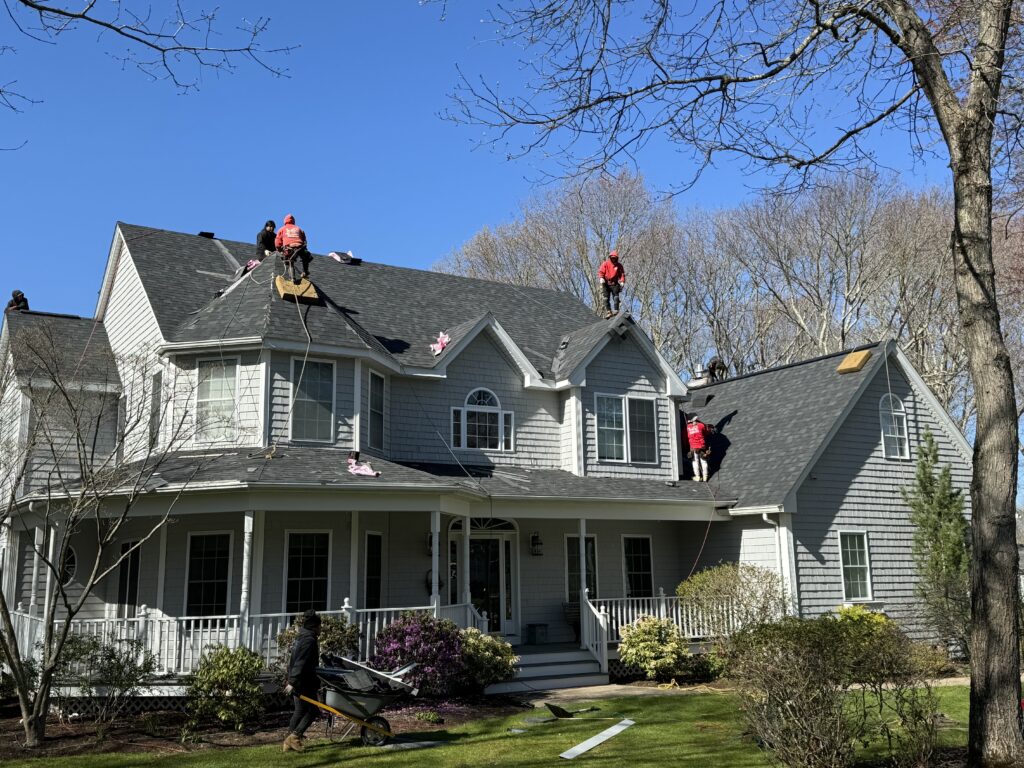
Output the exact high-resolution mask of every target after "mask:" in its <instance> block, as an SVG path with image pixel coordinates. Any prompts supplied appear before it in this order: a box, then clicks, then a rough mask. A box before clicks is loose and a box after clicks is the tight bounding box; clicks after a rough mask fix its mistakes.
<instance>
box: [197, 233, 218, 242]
mask: <svg viewBox="0 0 1024 768" xmlns="http://www.w3.org/2000/svg"><path fill="white" fill-rule="evenodd" d="M199 237H205V238H206V239H207V240H213V237H214V235H213V232H200V233H199Z"/></svg>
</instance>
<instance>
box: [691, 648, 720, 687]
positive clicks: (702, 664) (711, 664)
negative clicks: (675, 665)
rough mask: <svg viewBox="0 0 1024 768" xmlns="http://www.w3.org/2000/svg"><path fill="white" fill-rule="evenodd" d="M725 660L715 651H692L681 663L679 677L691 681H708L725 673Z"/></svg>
mask: <svg viewBox="0 0 1024 768" xmlns="http://www.w3.org/2000/svg"><path fill="white" fill-rule="evenodd" d="M725 670H726V665H725V660H724V659H723V658H722V657H721V656H720V655H719V654H718V653H716V652H715V651H708V652H706V653H692V654H690V655H689V656H688V657H687V659H686V661H685V662H684V663H683V667H682V670H681V677H682V678H683V679H684V680H686V681H688V682H691V683H709V682H711V681H712V680H717V679H718V678H720V677H721V676H722V675H723V674H725Z"/></svg>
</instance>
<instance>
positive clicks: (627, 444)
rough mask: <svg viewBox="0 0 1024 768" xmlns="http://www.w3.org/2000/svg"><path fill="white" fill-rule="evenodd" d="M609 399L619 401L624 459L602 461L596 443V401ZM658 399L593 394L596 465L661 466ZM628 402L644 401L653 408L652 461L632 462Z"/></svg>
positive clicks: (642, 396) (633, 395)
mask: <svg viewBox="0 0 1024 768" xmlns="http://www.w3.org/2000/svg"><path fill="white" fill-rule="evenodd" d="M602 397H604V398H609V399H615V400H618V401H619V408H621V409H622V442H623V448H624V450H623V455H624V457H625V458H622V459H602V458H601V453H600V450H601V449H600V443H599V442H598V432H599V430H600V427H599V426H598V420H597V419H598V408H597V401H598V399H600V398H602ZM658 399H659V398H658V397H657V396H648V395H638V394H629V395H616V394H612V393H610V392H595V393H594V456H595V458H596V460H597V463H598V464H639V465H640V466H644V467H655V466H658V465H660V464H661V446H660V445H659V443H660V442H661V441H660V440H659V433H660V430H659V424H658ZM629 400H644V401H648V402H650V403H652V404H653V407H654V461H634V460H633V446H632V442H631V441H630V436H629V403H628V402H627V401H629Z"/></svg>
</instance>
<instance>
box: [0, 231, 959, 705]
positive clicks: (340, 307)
mask: <svg viewBox="0 0 1024 768" xmlns="http://www.w3.org/2000/svg"><path fill="white" fill-rule="evenodd" d="M252 254H253V246H251V245H248V244H245V243H239V242H232V241H226V240H218V239H214V238H213V237H202V236H191V235H185V234H179V233H174V232H167V231H164V230H159V229H151V228H147V227H140V226H134V225H128V224H123V223H122V224H118V225H117V228H116V231H115V234H114V239H113V243H112V246H111V250H110V256H109V260H108V264H107V269H106V273H105V276H104V279H103V285H102V288H101V292H100V299H99V303H98V305H97V309H96V314H95V318H91V319H81V318H74V317H69V316H62V315H48V314H45V313H36V312H32V313H14V314H8V315H7V316H6V317H5V322H4V326H3V331H2V334H0V352H2V354H3V355H5V356H9V357H7V358H6V359H7V360H8V361H11V362H13V364H15V365H17V364H18V357H19V354H20V352H19V335H20V334H21V333H22V332H23V331H24V329H25V328H27V327H31V326H39V325H43V326H45V327H46V328H48V329H50V330H52V331H53V332H54V335H55V336H57V337H60V338H61V339H63V342H62V343H63V344H65V345H66V346H67V347H68V349H69V350H70V352H69V354H72V355H74V356H75V359H76V360H77V359H79V358H81V357H82V354H83V352H85V351H87V352H88V355H87V357H88V359H89V360H90V361H95V362H97V363H98V365H89V366H86V367H85V374H86V375H95V373H96V371H97V370H98V371H100V372H102V374H103V380H102V382H90V383H91V384H93V385H97V389H98V390H102V394H103V396H104V397H107V398H108V400H109V402H110V403H111V405H112V408H113V411H112V412H113V413H115V414H116V413H118V412H119V413H121V414H124V413H126V412H128V413H139V412H145V413H147V414H149V416H148V417H147V423H148V429H147V430H141V431H139V432H137V433H136V434H134V435H133V436H132V438H131V439H129V440H127V441H125V442H124V444H123V445H122V446H121V448H120V451H121V454H122V455H120V456H118V460H119V461H121V462H125V463H127V464H131V462H138V461H142V460H143V458H142V457H144V456H145V455H146V451H147V449H148V448H149V447H150V446H153V445H156V446H158V447H159V446H160V445H166V444H168V442H169V441H170V440H171V439H172V437H171V433H172V432H174V431H175V430H179V429H180V428H181V427H186V428H187V429H184V430H180V431H179V432H175V433H176V434H186V435H187V438H186V439H184V441H183V442H182V444H181V445H175V452H174V455H173V458H172V460H170V461H168V462H167V463H166V465H165V466H164V467H162V468H161V471H160V475H159V483H155V484H154V487H153V490H152V492H151V493H150V494H148V495H147V497H146V498H145V499H143V500H142V501H141V502H140V503H139V504H138V505H137V506H136V507H135V508H134V510H133V515H134V516H135V517H137V518H138V519H137V522H135V523H133V525H135V526H136V527H135V528H132V527H131V526H129V529H127V530H126V532H125V537H126V538H125V542H126V543H129V542H130V541H131V536H132V535H133V533H132V531H134V530H136V529H137V531H138V532H141V531H145V530H147V521H148V524H151V523H152V519H153V518H152V516H153V515H158V514H161V513H162V511H163V509H165V508H166V501H167V499H169V498H171V497H173V496H174V495H176V494H179V493H180V494H181V498H180V500H179V501H178V502H177V504H176V506H175V509H174V513H173V516H172V519H171V521H170V522H169V523H168V524H167V525H166V526H164V527H162V528H161V529H160V530H159V533H158V534H157V535H155V536H153V537H152V538H150V539H148V540H146V541H145V542H144V543H143V544H142V546H141V548H140V549H139V551H138V553H137V556H133V557H132V558H129V559H127V560H125V562H124V563H122V565H121V569H120V572H119V573H118V574H117V578H110V579H108V580H106V582H104V584H103V585H102V586H101V587H100V588H99V590H98V591H97V592H96V593H95V595H94V596H93V598H92V599H91V600H90V602H89V603H88V605H87V608H86V610H85V611H83V613H82V614H80V616H79V618H78V622H79V625H80V631H83V632H85V631H103V632H106V633H108V634H110V635H111V636H125V635H130V636H135V637H140V638H144V639H145V641H146V643H147V644H148V645H149V646H150V647H151V648H152V650H153V651H154V652H155V653H156V654H157V656H158V658H159V661H160V664H161V667H162V668H163V669H164V670H165V671H167V672H169V673H172V674H175V673H187V672H188V671H190V670H191V668H192V667H193V665H194V664H195V661H196V660H197V659H198V657H199V655H200V654H201V653H202V651H203V649H204V648H205V647H207V646H208V645H209V644H211V643H214V642H223V643H227V644H229V645H239V644H241V645H247V646H249V647H252V648H254V649H255V650H258V651H259V652H261V653H263V654H265V655H266V656H267V657H268V658H272V657H273V656H274V654H275V653H276V644H275V640H274V638H275V637H276V634H277V632H278V631H279V630H280V629H281V628H282V627H284V626H285V625H286V624H287V623H288V621H289V617H290V616H292V615H294V614H295V613H296V612H299V611H302V610H304V609H306V608H310V607H312V608H316V609H317V610H321V611H327V612H339V613H340V612H344V613H345V614H346V615H347V616H348V618H349V619H350V620H352V621H355V622H357V623H358V624H359V625H360V627H361V629H362V631H363V649H362V653H363V654H364V655H366V656H371V655H372V652H373V641H374V636H375V633H376V631H377V630H378V629H379V628H380V627H382V626H384V625H386V624H387V623H388V622H389V621H392V620H393V619H394V618H395V617H396V616H397V615H399V613H400V612H401V611H403V610H417V611H429V612H432V613H435V614H436V615H440V616H445V617H448V618H451V619H453V620H455V621H456V622H458V623H460V624H462V625H463V626H478V627H480V628H482V629H485V630H486V631H490V632H493V633H497V634H500V635H502V636H504V637H506V638H507V639H509V640H510V641H511V642H512V643H513V644H516V645H521V646H522V647H523V649H524V651H523V655H524V669H523V671H522V676H523V677H524V678H526V677H533V678H534V679H533V680H531V681H529V683H530V685H532V686H533V687H542V686H549V685H553V684H556V683H560V684H572V683H576V684H586V683H592V682H595V681H599V680H606V679H607V669H608V655H609V647H611V649H612V651H611V652H612V654H613V655H614V647H615V646H614V642H615V640H616V639H617V637H618V628H619V626H620V625H621V624H622V623H625V622H628V621H630V620H632V619H633V618H635V617H636V616H637V615H640V614H643V613H658V614H660V615H665V616H670V617H673V618H674V619H675V620H676V621H677V623H678V624H679V625H680V627H681V628H682V629H683V631H684V632H686V633H688V634H689V635H690V636H693V637H697V636H699V635H700V617H699V616H696V615H695V614H694V612H693V611H692V610H690V609H689V608H688V607H687V606H686V605H684V604H681V603H680V601H679V600H678V599H677V598H675V597H673V595H674V589H675V586H676V585H677V584H678V583H679V581H681V580H682V579H684V578H685V577H686V576H687V575H689V574H690V573H692V572H693V571H695V570H697V569H700V568H702V567H706V566H708V565H713V564H715V563H717V562H719V561H723V560H726V561H743V562H750V563H756V564H758V565H763V566H765V567H767V568H771V569H773V570H777V571H778V572H779V573H780V574H781V575H782V577H783V579H784V581H785V583H786V585H787V587H788V589H789V590H790V591H791V592H792V595H793V602H794V605H795V606H797V610H798V611H799V612H800V613H802V614H804V615H812V614H816V613H820V612H823V611H827V610H830V609H833V608H834V607H835V606H837V605H840V604H842V603H844V602H865V603H868V604H870V605H872V606H876V607H878V608H880V609H884V610H885V611H887V612H889V613H891V614H893V615H895V616H898V617H900V618H902V619H904V620H907V621H912V620H913V616H914V611H913V598H912V594H911V593H912V585H913V573H912V568H911V564H910V556H909V544H908V542H909V535H910V531H909V528H908V523H907V512H906V509H905V508H904V506H903V504H902V502H901V500H900V496H899V489H900V488H901V487H902V486H904V485H906V484H907V482H908V481H909V479H910V478H911V477H912V474H913V460H914V458H915V448H916V445H917V442H918V440H919V439H920V436H921V434H922V433H923V431H924V430H926V429H929V430H931V431H932V432H933V433H934V434H935V435H936V437H937V439H938V442H939V445H940V448H941V450H942V455H943V458H944V459H945V460H946V461H948V462H949V463H950V464H952V465H953V467H954V474H955V477H956V478H957V481H958V482H959V483H960V484H961V485H963V486H964V487H966V484H967V481H968V477H969V472H970V464H969V462H970V455H971V453H970V450H969V447H968V446H967V444H966V442H965V441H964V438H963V436H962V435H961V434H960V433H959V432H958V430H957V429H956V427H955V426H954V425H953V423H952V422H951V421H950V419H949V418H948V416H947V415H946V414H945V413H944V412H943V411H942V409H941V408H940V407H939V406H938V404H937V403H936V402H935V400H934V398H933V396H932V395H931V394H930V392H929V391H928V388H927V387H926V386H925V385H924V383H923V382H922V381H921V379H920V377H919V376H918V375H917V374H916V372H915V371H914V370H913V367H912V366H911V365H910V364H909V362H908V361H907V359H906V358H905V357H904V355H903V354H902V353H901V352H900V351H899V350H898V349H897V348H896V347H895V345H893V344H891V343H880V344H876V345H872V346H870V347H865V348H863V349H862V350H861V351H862V352H867V353H869V354H868V355H867V356H866V357H867V361H866V364H865V365H864V366H863V367H862V368H861V369H860V370H858V371H855V372H852V373H845V374H840V373H838V372H837V370H836V369H837V367H838V366H839V364H840V363H841V362H843V361H844V359H845V358H846V353H843V354H840V355H833V356H829V357H823V358H819V359H816V360H811V361H807V362H804V363H799V364H794V365H790V366H785V367H782V368H778V369H773V370H769V371H763V372H759V373H755V374H751V375H748V376H744V377H739V378H735V379H730V380H726V381H724V382H721V383H717V384H713V385H707V386H702V387H693V388H691V389H688V388H687V386H686V385H685V384H684V383H683V381H682V380H681V379H680V378H679V376H678V375H677V373H676V372H675V371H673V370H672V369H671V367H670V366H669V365H668V364H667V363H666V361H665V359H664V358H663V357H662V356H661V355H660V354H659V352H658V350H657V349H656V348H655V346H654V345H653V343H652V342H651V340H650V338H649V337H648V336H647V335H646V334H645V333H644V332H643V331H642V329H641V328H640V327H639V326H638V325H636V324H635V323H634V322H633V320H632V319H630V318H629V317H622V316H620V317H615V318H612V319H610V320H598V319H596V318H595V316H594V314H593V313H592V312H591V311H590V310H589V309H588V308H587V307H585V306H584V305H582V304H581V303H579V302H578V301H577V300H575V299H574V298H572V297H570V296H568V295H565V294H560V293H558V292H555V291H550V290H543V289H536V288H524V287H518V286H511V285H505V284H498V283H492V282H487V281H482V280H475V279H469V278H462V277H453V276H450V275H444V274H439V273H434V272H424V271H419V270H412V269H404V268H398V267H392V266H387V265H383V264H375V263H369V262H364V263H360V264H343V263H338V262H336V261H334V260H331V259H326V258H317V259H315V260H314V263H313V267H312V270H311V271H312V278H313V280H314V282H315V284H316V287H317V290H318V292H319V295H320V300H319V301H318V302H315V303H311V304H305V303H294V302H290V301H285V300H283V299H282V298H280V297H279V296H278V294H277V292H276V291H275V289H274V285H273V277H274V270H275V266H276V265H275V264H274V263H273V261H272V260H267V261H265V262H263V263H262V264H261V265H260V266H258V267H257V268H256V269H254V270H253V271H252V272H250V273H249V274H247V275H245V276H244V277H242V278H241V279H233V277H232V276H233V274H234V273H235V271H236V270H237V269H238V267H239V265H240V264H244V263H245V262H246V260H248V259H249V258H250V257H251V256H252ZM442 331H446V332H447V334H448V336H449V337H450V342H449V343H448V345H447V347H446V348H445V349H444V350H443V352H442V353H441V354H439V355H435V354H433V352H432V351H431V349H430V346H429V345H430V344H431V342H433V341H434V340H435V339H436V338H437V336H438V334H439V333H440V332H442ZM139 360H143V361H147V362H148V367H147V368H146V370H147V371H149V373H148V374H147V375H146V376H139V375H137V373H136V372H137V371H138V370H139V369H138V367H137V362H138V361H139ZM127 361H132V365H129V364H128V362H127ZM133 366H134V367H133ZM26 392H27V389H26V387H25V382H24V380H23V379H19V381H18V382H16V383H15V384H13V385H12V386H11V387H10V388H9V389H8V391H7V392H5V393H3V398H2V400H0V415H2V418H0V425H2V428H3V432H2V439H3V440H4V441H6V442H7V444H8V445H9V446H17V445H18V444H19V441H23V440H24V435H25V434H26V433H27V429H28V426H29V425H30V424H31V419H32V418H33V405H32V402H31V398H30V397H28V396H27V395H26ZM104 402H106V401H104ZM694 411H696V412H697V413H698V414H699V415H700V417H701V418H702V419H703V420H704V421H705V422H708V423H711V424H715V425H716V426H717V427H718V435H717V436H716V438H715V441H716V442H715V456H714V458H713V461H712V470H713V474H712V477H711V481H710V482H708V483H698V482H694V481H692V480H689V479H688V477H689V468H688V462H687V460H686V456H685V453H686V451H685V448H684V447H683V442H682V439H681V424H682V415H683V413H684V412H686V413H690V412H694ZM121 422H122V423H123V416H122V418H121ZM97 423H98V424H99V425H100V426H98V427H97V430H99V431H103V430H116V429H118V423H119V420H118V418H116V417H115V418H112V419H108V420H105V421H100V422H97ZM111 434H113V433H111ZM350 451H359V452H360V457H361V459H362V460H369V461H370V463H371V464H372V466H373V469H374V470H376V471H378V472H380V475H379V476H376V477H373V476H364V475H356V474H352V473H350V472H349V470H348V462H347V459H348V456H349V453H350ZM52 472H53V469H52V467H51V466H50V465H49V464H46V463H40V464H39V466H38V468H37V469H36V470H35V471H34V472H33V475H32V476H31V477H29V478H28V481H27V482H26V483H25V484H24V487H20V488H18V489H16V493H17V494H18V495H19V498H22V499H24V500H25V502H26V503H24V504H22V505H21V506H20V507H19V509H20V514H19V515H18V517H17V518H16V519H15V520H14V521H13V523H12V525H11V526H10V527H9V529H8V530H6V531H4V532H3V536H2V541H3V548H2V550H0V557H2V558H3V559H2V561H0V563H2V567H3V572H2V587H3V590H4V593H5V595H7V597H8V599H9V600H10V601H11V602H12V604H15V605H17V606H18V612H17V614H16V621H17V629H18V632H19V633H21V634H22V637H23V640H24V641H30V640H31V636H32V633H33V632H34V631H36V628H37V625H38V616H39V614H40V613H41V610H42V606H43V605H44V604H45V602H46V601H47V600H48V599H49V593H50V592H51V591H52V588H53V587H52V584H50V583H49V581H48V578H47V576H46V574H45V573H44V571H45V570H46V569H41V568H40V567H39V563H38V559H39V556H40V552H39V550H40V547H41V546H42V543H43V542H45V541H47V531H45V530H43V525H42V523H41V518H40V517H39V515H38V511H36V512H33V511H32V510H38V504H35V505H31V504H28V503H27V502H28V500H29V499H30V498H33V493H34V494H35V498H36V499H38V498H39V490H38V489H40V488H44V487H46V486H47V485H48V484H50V485H52ZM147 516H149V517H147ZM134 535H141V533H140V534H134ZM90 546H91V542H90V540H89V537H88V536H85V535H81V534H74V538H73V539H72V547H73V548H75V549H77V550H78V553H79V554H78V555H76V556H77V557H78V558H79V559H83V556H84V557H88V553H89V551H90V549H89V548H90ZM67 579H68V585H69V586H68V589H69V590H73V589H74V581H75V577H74V574H73V573H69V574H68V576H67ZM574 625H575V626H574ZM98 628H100V629H98ZM76 631H79V630H76ZM577 633H579V634H580V638H579V642H577ZM570 644H571V645H574V646H576V649H575V650H573V649H572V648H571V647H570ZM544 645H548V646H549V647H548V648H544V647H543V646H544Z"/></svg>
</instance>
